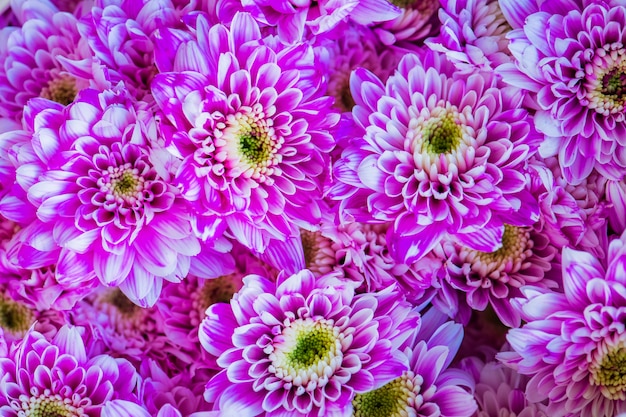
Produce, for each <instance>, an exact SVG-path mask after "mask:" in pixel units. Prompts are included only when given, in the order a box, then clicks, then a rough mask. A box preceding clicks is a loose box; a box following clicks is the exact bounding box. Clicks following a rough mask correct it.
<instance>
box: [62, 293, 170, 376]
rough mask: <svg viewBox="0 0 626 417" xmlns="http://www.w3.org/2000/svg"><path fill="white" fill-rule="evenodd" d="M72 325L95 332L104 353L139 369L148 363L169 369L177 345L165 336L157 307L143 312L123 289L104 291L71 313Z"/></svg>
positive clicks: (143, 309)
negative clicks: (168, 364)
mask: <svg viewBox="0 0 626 417" xmlns="http://www.w3.org/2000/svg"><path fill="white" fill-rule="evenodd" d="M68 316H69V317H70V322H71V323H72V324H73V325H75V326H79V327H86V328H91V329H92V330H93V332H94V335H95V336H94V338H95V342H94V343H97V345H98V349H99V350H100V351H101V352H102V353H106V354H109V355H112V356H115V357H116V358H124V359H127V360H128V361H129V362H130V363H132V364H133V366H135V367H137V368H138V367H139V366H140V365H141V363H143V362H144V361H146V360H148V359H152V360H156V361H158V362H159V364H161V366H165V364H167V363H168V361H169V360H170V359H171V358H169V357H168V354H170V353H172V352H175V351H176V350H177V349H176V348H175V344H174V342H173V341H170V340H169V339H168V338H167V337H166V336H165V333H164V330H163V322H162V320H161V317H159V315H158V312H157V311H156V308H155V307H152V308H141V307H140V306H138V305H136V304H134V303H133V302H132V301H131V300H129V299H128V297H126V296H125V295H124V294H123V293H122V292H121V291H120V289H119V288H102V287H100V288H99V289H98V290H97V291H95V292H94V293H93V294H91V295H89V296H88V297H86V298H85V299H84V300H82V301H79V302H78V303H77V304H76V306H74V308H73V309H72V311H70V312H69V313H68Z"/></svg>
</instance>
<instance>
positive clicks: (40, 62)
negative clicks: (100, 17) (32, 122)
mask: <svg viewBox="0 0 626 417" xmlns="http://www.w3.org/2000/svg"><path fill="white" fill-rule="evenodd" d="M15 3H16V4H15V7H16V8H17V9H19V16H20V17H21V18H22V19H23V20H24V21H23V22H22V26H21V27H7V28H4V29H2V34H0V62H1V63H2V64H1V65H0V116H1V117H6V118H10V119H13V120H16V121H20V120H21V116H22V112H23V110H24V106H25V105H26V103H27V101H28V100H30V99H31V98H34V97H44V98H47V99H50V100H53V101H56V102H58V103H61V104H63V105H66V104H68V103H71V102H72V100H74V98H75V96H76V94H77V93H78V91H80V89H81V88H84V87H86V86H88V84H89V82H88V80H86V79H82V78H80V77H75V76H73V75H72V74H70V73H69V72H68V69H71V66H68V65H67V60H68V59H71V60H83V59H84V60H87V61H90V58H91V51H90V50H89V47H88V46H87V43H86V42H85V41H84V40H83V39H81V37H80V34H79V33H78V29H77V27H76V25H77V19H76V17H75V16H73V15H71V14H69V13H65V12H59V11H58V9H57V8H56V7H55V6H54V5H53V4H52V3H50V2H48V1H47V0H42V1H40V2H29V1H16V2H15Z"/></svg>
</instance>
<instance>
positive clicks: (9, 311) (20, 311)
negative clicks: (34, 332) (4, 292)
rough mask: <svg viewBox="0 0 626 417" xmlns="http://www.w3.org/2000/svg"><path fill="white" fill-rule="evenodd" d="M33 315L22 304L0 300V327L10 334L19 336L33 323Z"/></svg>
mask: <svg viewBox="0 0 626 417" xmlns="http://www.w3.org/2000/svg"><path fill="white" fill-rule="evenodd" d="M33 320H34V317H33V313H32V312H31V311H30V309H28V307H26V306H25V305H23V304H19V303H17V302H15V301H13V300H10V299H5V298H0V327H2V328H3V329H4V330H5V331H7V332H9V333H11V334H20V333H23V332H25V331H27V330H28V329H29V327H30V326H31V324H32V323H33Z"/></svg>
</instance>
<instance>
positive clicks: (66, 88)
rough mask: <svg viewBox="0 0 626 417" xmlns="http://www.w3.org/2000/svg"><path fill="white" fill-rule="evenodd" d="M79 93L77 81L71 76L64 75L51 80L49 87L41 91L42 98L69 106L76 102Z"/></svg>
mask: <svg viewBox="0 0 626 417" xmlns="http://www.w3.org/2000/svg"><path fill="white" fill-rule="evenodd" d="M77 93H78V91H77V90H76V80H75V79H74V78H73V77H71V76H69V75H63V76H60V77H58V78H55V79H52V80H50V82H48V86H47V87H44V88H43V89H42V90H41V94H40V96H41V97H43V98H47V99H48V100H52V101H56V102H57V103H60V104H63V105H64V106H67V105H68V104H70V103H72V102H73V101H74V98H76V94H77Z"/></svg>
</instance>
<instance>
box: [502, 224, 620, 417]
mask: <svg viewBox="0 0 626 417" xmlns="http://www.w3.org/2000/svg"><path fill="white" fill-rule="evenodd" d="M607 254H608V255H607V258H606V260H605V262H601V261H600V260H598V259H597V258H596V257H595V256H593V255H591V254H589V253H587V252H582V251H575V250H572V249H569V248H566V249H564V250H563V285H564V290H565V292H564V293H563V294H559V293H553V292H550V291H548V290H545V289H540V288H536V287H530V286H529V287H524V288H523V289H522V292H523V294H524V298H519V299H516V300H515V301H516V302H517V303H518V305H519V311H520V313H521V315H522V319H523V320H524V321H526V324H525V325H523V326H522V327H521V328H519V329H513V330H511V331H510V332H509V334H508V336H507V339H508V341H509V343H510V344H511V348H512V350H513V351H512V352H503V353H500V354H499V356H498V357H499V359H500V360H502V361H504V362H505V363H506V364H507V365H509V366H511V367H513V368H514V369H516V370H517V371H518V372H519V373H521V374H524V375H529V376H531V379H530V381H529V382H528V385H527V387H526V396H527V398H528V400H529V401H530V402H540V401H544V400H547V401H548V408H547V414H548V415H550V416H555V417H560V416H571V415H577V416H581V417H594V416H617V415H618V414H620V413H624V412H626V329H625V327H624V323H625V321H626V274H625V272H624V271H625V270H626V236H624V235H623V236H622V238H621V239H615V240H614V241H612V242H611V244H610V245H609V247H608V251H607Z"/></svg>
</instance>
